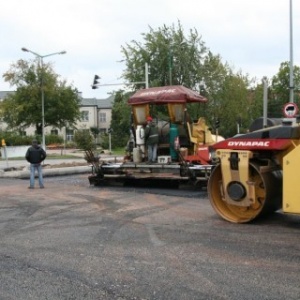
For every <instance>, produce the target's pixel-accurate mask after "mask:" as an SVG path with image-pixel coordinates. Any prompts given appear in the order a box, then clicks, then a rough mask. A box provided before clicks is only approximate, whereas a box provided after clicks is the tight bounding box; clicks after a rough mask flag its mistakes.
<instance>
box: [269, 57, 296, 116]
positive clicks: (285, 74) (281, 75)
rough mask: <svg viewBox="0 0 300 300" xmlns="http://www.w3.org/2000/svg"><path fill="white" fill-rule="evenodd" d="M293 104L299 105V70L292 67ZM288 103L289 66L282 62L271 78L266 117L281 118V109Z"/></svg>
mask: <svg viewBox="0 0 300 300" xmlns="http://www.w3.org/2000/svg"><path fill="white" fill-rule="evenodd" d="M293 78H294V102H295V103H296V104H298V106H299V104H300V94H299V88H300V68H299V67H298V66H294V68H293ZM289 101H290V64H289V62H283V63H281V65H280V68H279V71H278V73H277V74H276V75H275V76H274V77H273V78H272V82H271V86H270V89H269V107H268V116H269V117H270V118H281V117H283V115H282V114H283V113H282V109H283V106H284V104H285V103H287V102H289Z"/></svg>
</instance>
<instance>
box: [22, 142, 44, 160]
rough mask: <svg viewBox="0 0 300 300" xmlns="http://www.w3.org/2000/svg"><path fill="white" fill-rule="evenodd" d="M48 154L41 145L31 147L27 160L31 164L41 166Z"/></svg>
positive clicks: (28, 150)
mask: <svg viewBox="0 0 300 300" xmlns="http://www.w3.org/2000/svg"><path fill="white" fill-rule="evenodd" d="M46 156H47V155H46V152H45V150H44V149H43V148H41V147H40V146H39V145H34V146H31V147H29V148H28V149H27V152H26V155H25V158H26V160H27V161H28V162H29V163H31V164H39V163H41V162H42V161H43V160H44V159H45V158H46Z"/></svg>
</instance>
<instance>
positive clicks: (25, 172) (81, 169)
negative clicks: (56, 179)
mask: <svg viewBox="0 0 300 300" xmlns="http://www.w3.org/2000/svg"><path fill="white" fill-rule="evenodd" d="M85 173H92V167H91V166H77V167H66V168H52V169H43V176H44V177H50V176H64V175H74V174H85ZM0 177H2V178H3V177H5V178H19V179H29V177H30V171H29V168H23V169H22V170H18V171H8V172H5V171H4V170H0Z"/></svg>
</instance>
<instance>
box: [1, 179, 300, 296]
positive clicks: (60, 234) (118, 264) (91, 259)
mask: <svg viewBox="0 0 300 300" xmlns="http://www.w3.org/2000/svg"><path fill="white" fill-rule="evenodd" d="M27 186H28V180H20V179H8V178H1V180H0V199H1V201H0V243H1V247H0V270H1V273H0V299H1V300H12V299H13V300H14V299H18V300H19V299H22V300H27V299H38V300H43V299H51V300H56V299H118V300H123V299H126V300H127V299H161V300H166V299H170V300H177V299H178V300H184V299H186V300H192V299H205V300H206V299H213V300H218V299H230V300H231V299H233V300H235V299H236V300H241V299H255V300H260V299H272V300H276V299H278V300H282V299H300V284H299V283H300V239H299V236H300V235H299V234H300V216H291V215H283V214H282V213H276V214H274V215H272V216H271V217H269V218H268V219H264V220H261V221H259V222H256V223H254V224H243V225H241V224H240V225H237V224H231V223H228V222H226V221H223V220H222V219H220V218H219V217H218V216H217V215H216V214H215V212H214V211H213V209H212V207H211V206H210V203H209V201H208V199H207V195H206V191H205V190H204V191H202V190H196V189H191V188H187V187H182V188H180V189H178V190H171V189H166V188H165V189H158V188H150V187H147V188H136V187H126V188H125V187H121V186H106V187H93V186H89V184H88V180H87V175H76V176H69V177H49V178H45V186H46V188H45V189H38V188H37V189H34V190H28V189H27Z"/></svg>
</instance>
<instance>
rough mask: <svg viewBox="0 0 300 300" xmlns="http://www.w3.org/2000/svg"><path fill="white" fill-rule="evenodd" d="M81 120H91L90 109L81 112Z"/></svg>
mask: <svg viewBox="0 0 300 300" xmlns="http://www.w3.org/2000/svg"><path fill="white" fill-rule="evenodd" d="M81 121H82V122H88V121H89V112H88V110H83V111H82V112H81Z"/></svg>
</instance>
